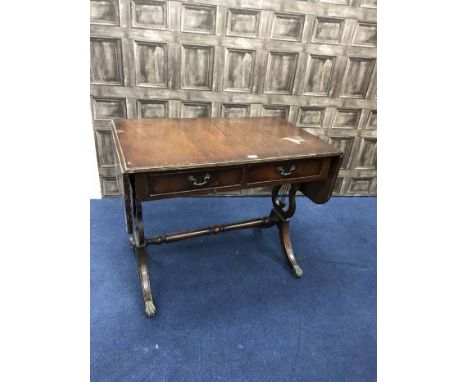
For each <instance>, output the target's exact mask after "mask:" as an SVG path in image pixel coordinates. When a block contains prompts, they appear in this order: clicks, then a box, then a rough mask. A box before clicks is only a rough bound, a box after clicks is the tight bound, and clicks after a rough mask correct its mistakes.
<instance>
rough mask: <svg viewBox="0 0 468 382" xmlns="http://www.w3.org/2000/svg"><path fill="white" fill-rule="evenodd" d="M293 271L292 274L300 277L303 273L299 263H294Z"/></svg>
mask: <svg viewBox="0 0 468 382" xmlns="http://www.w3.org/2000/svg"><path fill="white" fill-rule="evenodd" d="M293 272H294V276H296V277H297V278H299V277H302V275H303V274H304V272H303V271H302V268H301V267H300V266H299V265H295V266H294V267H293Z"/></svg>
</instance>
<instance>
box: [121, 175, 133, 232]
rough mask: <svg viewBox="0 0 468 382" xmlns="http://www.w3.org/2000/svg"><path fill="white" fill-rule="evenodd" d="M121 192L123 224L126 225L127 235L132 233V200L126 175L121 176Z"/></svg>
mask: <svg viewBox="0 0 468 382" xmlns="http://www.w3.org/2000/svg"><path fill="white" fill-rule="evenodd" d="M122 182H123V191H124V196H123V197H124V205H125V222H126V223H127V232H128V234H129V235H131V234H132V233H133V222H132V200H131V192H130V180H129V178H128V175H123V176H122Z"/></svg>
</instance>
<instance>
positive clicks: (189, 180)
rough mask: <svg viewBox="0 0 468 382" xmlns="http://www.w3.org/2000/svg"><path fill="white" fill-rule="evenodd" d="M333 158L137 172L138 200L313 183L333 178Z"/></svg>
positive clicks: (135, 175) (136, 189) (136, 187)
mask: <svg viewBox="0 0 468 382" xmlns="http://www.w3.org/2000/svg"><path fill="white" fill-rule="evenodd" d="M330 162H331V159H330V158H329V157H324V158H313V159H306V160H287V161H280V162H267V163H260V164H251V165H250V164H249V165H237V166H227V167H224V168H221V167H211V168H194V169H185V170H178V171H164V172H148V173H146V172H145V173H137V174H134V177H135V191H136V192H135V194H136V195H135V196H136V199H137V200H138V201H141V202H142V201H149V200H158V199H165V198H173V197H179V196H190V195H204V194H216V193H217V192H226V191H235V190H241V189H249V188H257V187H269V186H274V185H278V184H284V183H291V184H299V183H309V182H315V181H320V180H325V179H327V177H328V176H329V172H330V171H329V170H330Z"/></svg>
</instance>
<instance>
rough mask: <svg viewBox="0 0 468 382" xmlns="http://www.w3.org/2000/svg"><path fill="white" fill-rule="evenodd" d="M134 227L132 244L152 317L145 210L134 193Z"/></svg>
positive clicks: (152, 304)
mask: <svg viewBox="0 0 468 382" xmlns="http://www.w3.org/2000/svg"><path fill="white" fill-rule="evenodd" d="M131 205H132V228H133V237H131V244H132V246H133V248H134V250H135V256H136V259H137V266H138V274H139V276H140V286H141V293H142V294H143V301H144V303H145V313H146V316H147V317H152V316H154V314H155V313H156V307H155V306H154V303H153V296H152V294H151V284H150V277H149V270H148V254H147V252H146V240H145V233H144V228H143V212H142V208H141V203H140V202H138V201H136V200H135V198H134V197H133V193H132V203H131Z"/></svg>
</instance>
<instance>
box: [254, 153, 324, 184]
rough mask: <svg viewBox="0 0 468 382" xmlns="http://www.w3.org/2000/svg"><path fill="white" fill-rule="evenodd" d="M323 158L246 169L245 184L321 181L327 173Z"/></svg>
mask: <svg viewBox="0 0 468 382" xmlns="http://www.w3.org/2000/svg"><path fill="white" fill-rule="evenodd" d="M326 161H327V160H326V159H325V160H324V159H323V158H314V159H306V160H300V161H297V160H296V161H287V162H281V163H276V164H266V165H256V166H251V167H249V168H248V169H247V183H263V182H268V181H277V180H284V179H301V178H311V180H312V179H321V178H322V177H324V176H326V172H327V171H328V166H327V162H326Z"/></svg>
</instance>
